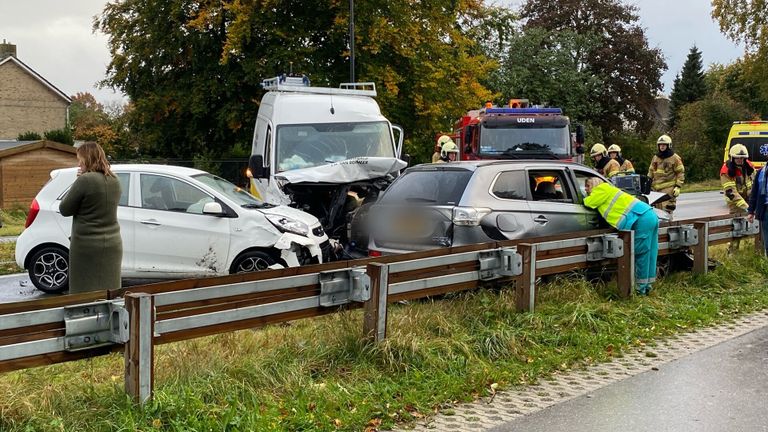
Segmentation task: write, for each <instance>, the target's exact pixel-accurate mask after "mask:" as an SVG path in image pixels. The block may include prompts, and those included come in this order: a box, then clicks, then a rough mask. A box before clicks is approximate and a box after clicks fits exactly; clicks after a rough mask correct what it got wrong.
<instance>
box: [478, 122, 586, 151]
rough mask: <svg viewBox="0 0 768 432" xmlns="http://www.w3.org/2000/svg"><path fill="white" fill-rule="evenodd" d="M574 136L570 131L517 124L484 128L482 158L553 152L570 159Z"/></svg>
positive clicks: (549, 126) (486, 126) (481, 135)
mask: <svg viewBox="0 0 768 432" xmlns="http://www.w3.org/2000/svg"><path fill="white" fill-rule="evenodd" d="M570 148H571V134H570V132H569V131H568V127H567V126H565V125H563V126H554V125H526V126H523V125H518V124H515V123H506V124H494V125H493V126H492V127H489V125H488V124H483V125H482V129H481V132H480V154H486V155H504V154H507V155H514V154H515V153H518V152H524V151H528V152H531V151H550V152H552V153H554V154H556V155H569V154H570Z"/></svg>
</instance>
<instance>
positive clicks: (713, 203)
mask: <svg viewBox="0 0 768 432" xmlns="http://www.w3.org/2000/svg"><path fill="white" fill-rule="evenodd" d="M727 213H728V207H727V206H726V205H725V201H724V200H723V195H722V194H721V193H719V192H695V193H685V194H682V195H680V198H678V209H677V211H675V214H674V217H675V219H678V220H680V219H690V218H696V217H702V216H714V215H719V214H727ZM149 282H151V281H149V280H146V279H139V280H135V279H131V280H128V279H125V280H123V286H133V285H141V284H144V283H149ZM45 296H50V295H49V294H45V293H43V292H42V291H38V290H37V289H35V287H34V286H33V285H32V282H30V280H29V277H28V276H27V275H26V273H21V274H16V275H7V276H0V303H8V302H14V301H24V300H32V299H35V298H41V297H45Z"/></svg>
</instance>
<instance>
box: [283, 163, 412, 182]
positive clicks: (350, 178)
mask: <svg viewBox="0 0 768 432" xmlns="http://www.w3.org/2000/svg"><path fill="white" fill-rule="evenodd" d="M407 165H408V164H407V163H406V162H404V161H402V160H400V159H398V158H394V157H359V158H354V159H347V160H343V161H339V162H334V163H330V164H328V165H323V166H318V167H312V168H301V169H296V170H292V171H285V172H282V173H280V174H278V175H276V176H275V178H276V179H278V180H282V181H285V182H286V183H291V184H296V183H329V184H344V183H352V182H356V181H361V180H371V179H375V178H379V177H384V176H386V175H387V174H390V173H394V172H397V171H400V170H401V169H403V168H405V167H406V166H407Z"/></svg>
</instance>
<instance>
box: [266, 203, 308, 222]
mask: <svg viewBox="0 0 768 432" xmlns="http://www.w3.org/2000/svg"><path fill="white" fill-rule="evenodd" d="M258 210H259V211H260V212H262V213H264V214H267V215H277V216H286V217H289V218H291V219H294V220H297V221H300V222H304V223H305V224H307V225H308V226H310V227H311V226H313V225H315V224H317V223H319V221H318V220H317V218H316V217H314V216H312V215H311V214H309V213H307V212H305V211H302V210H299V209H296V208H293V207H288V206H284V205H279V206H275V207H271V208H260V209H258Z"/></svg>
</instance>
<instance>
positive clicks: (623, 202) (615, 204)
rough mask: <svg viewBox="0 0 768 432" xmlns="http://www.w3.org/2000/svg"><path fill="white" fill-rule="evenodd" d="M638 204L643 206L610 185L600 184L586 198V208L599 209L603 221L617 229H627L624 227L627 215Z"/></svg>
mask: <svg viewBox="0 0 768 432" xmlns="http://www.w3.org/2000/svg"><path fill="white" fill-rule="evenodd" d="M638 203H640V204H642V203H641V202H640V201H638V200H637V199H636V198H635V197H633V196H632V195H630V194H628V193H626V192H624V191H622V190H621V189H619V188H617V187H615V186H613V185H611V184H609V183H600V184H599V185H597V186H595V187H594V188H592V193H591V194H589V196H588V197H586V198H584V205H585V206H587V207H589V208H593V209H597V211H599V212H600V214H601V215H602V216H603V219H605V220H606V222H608V224H610V225H611V226H612V227H614V228H617V229H626V228H625V226H624V225H625V222H626V220H627V214H629V211H630V210H631V209H632V207H634V206H635V205H636V204H638Z"/></svg>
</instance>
